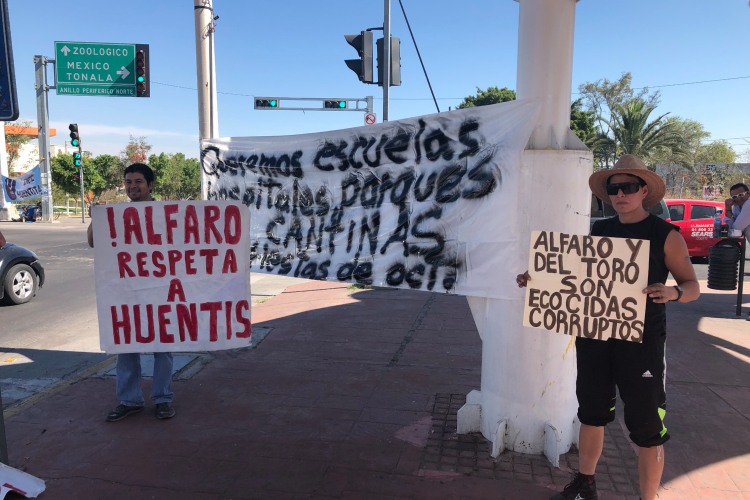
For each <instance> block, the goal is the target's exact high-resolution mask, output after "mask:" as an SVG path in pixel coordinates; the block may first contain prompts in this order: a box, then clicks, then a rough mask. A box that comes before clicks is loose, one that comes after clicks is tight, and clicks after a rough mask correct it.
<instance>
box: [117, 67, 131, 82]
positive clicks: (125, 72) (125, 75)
mask: <svg viewBox="0 0 750 500" xmlns="http://www.w3.org/2000/svg"><path fill="white" fill-rule="evenodd" d="M117 74H118V75H122V79H123V80H124V79H126V78H127V77H128V75H129V74H130V71H128V69H127V68H126V67H125V66H123V67H122V69H121V70H119V71H118V72H117Z"/></svg>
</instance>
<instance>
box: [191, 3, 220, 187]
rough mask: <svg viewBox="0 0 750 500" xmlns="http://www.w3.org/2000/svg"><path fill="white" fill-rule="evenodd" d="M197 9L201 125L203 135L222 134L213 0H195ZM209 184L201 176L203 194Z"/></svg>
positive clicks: (203, 137)
mask: <svg viewBox="0 0 750 500" xmlns="http://www.w3.org/2000/svg"><path fill="white" fill-rule="evenodd" d="M193 2H194V4H193V9H194V10H195V62H196V69H197V73H198V129H199V138H200V140H203V139H213V138H216V137H219V117H218V113H217V107H218V102H217V99H216V67H215V64H214V31H215V29H216V24H215V23H214V21H215V20H216V19H218V18H219V16H214V8H213V4H212V0H193ZM205 192H206V186H205V183H204V180H203V176H201V198H202V199H205Z"/></svg>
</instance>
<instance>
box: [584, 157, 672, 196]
mask: <svg viewBox="0 0 750 500" xmlns="http://www.w3.org/2000/svg"><path fill="white" fill-rule="evenodd" d="M617 174H627V175H635V176H637V177H640V178H641V179H643V181H644V182H645V183H646V185H647V186H648V196H646V198H644V200H643V206H644V207H645V208H650V207H653V206H654V205H656V204H657V203H659V201H661V199H662V198H664V195H665V194H666V192H667V186H666V185H665V184H664V180H662V178H661V177H659V175H658V174H657V173H656V172H652V171H651V170H649V169H648V167H647V166H646V164H645V163H643V161H642V160H641V159H640V158H638V157H637V156H635V155H622V156H621V157H620V159H619V160H617V163H615V166H614V167H612V168H610V169H607V170H600V171H598V172H595V173H593V174H591V177H589V187H591V191H592V192H593V193H594V194H595V195H596V197H597V198H599V199H600V200H602V201H603V202H604V203H606V204H607V205H611V203H610V201H609V195H608V194H607V179H609V178H610V177H612V176H613V175H617Z"/></svg>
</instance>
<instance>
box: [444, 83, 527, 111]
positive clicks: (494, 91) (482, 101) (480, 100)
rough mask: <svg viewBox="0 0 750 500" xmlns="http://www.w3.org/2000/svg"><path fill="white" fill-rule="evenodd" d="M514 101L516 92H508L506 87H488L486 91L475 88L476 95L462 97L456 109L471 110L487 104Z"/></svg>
mask: <svg viewBox="0 0 750 500" xmlns="http://www.w3.org/2000/svg"><path fill="white" fill-rule="evenodd" d="M515 100H516V91H515V90H510V89H509V88H507V87H503V88H498V87H488V88H487V90H482V89H480V88H479V87H477V95H476V96H473V95H470V96H467V97H464V100H463V102H462V103H461V104H459V105H458V109H464V108H473V107H475V106H487V105H489V104H499V103H501V102H508V101H515Z"/></svg>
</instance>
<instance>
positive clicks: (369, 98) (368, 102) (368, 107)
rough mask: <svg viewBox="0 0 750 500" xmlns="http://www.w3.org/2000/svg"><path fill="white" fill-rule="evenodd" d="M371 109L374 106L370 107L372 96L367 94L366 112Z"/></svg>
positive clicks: (370, 111)
mask: <svg viewBox="0 0 750 500" xmlns="http://www.w3.org/2000/svg"><path fill="white" fill-rule="evenodd" d="M373 109H374V108H373V107H372V96H371V95H369V96H367V112H368V113H372V112H373Z"/></svg>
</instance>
